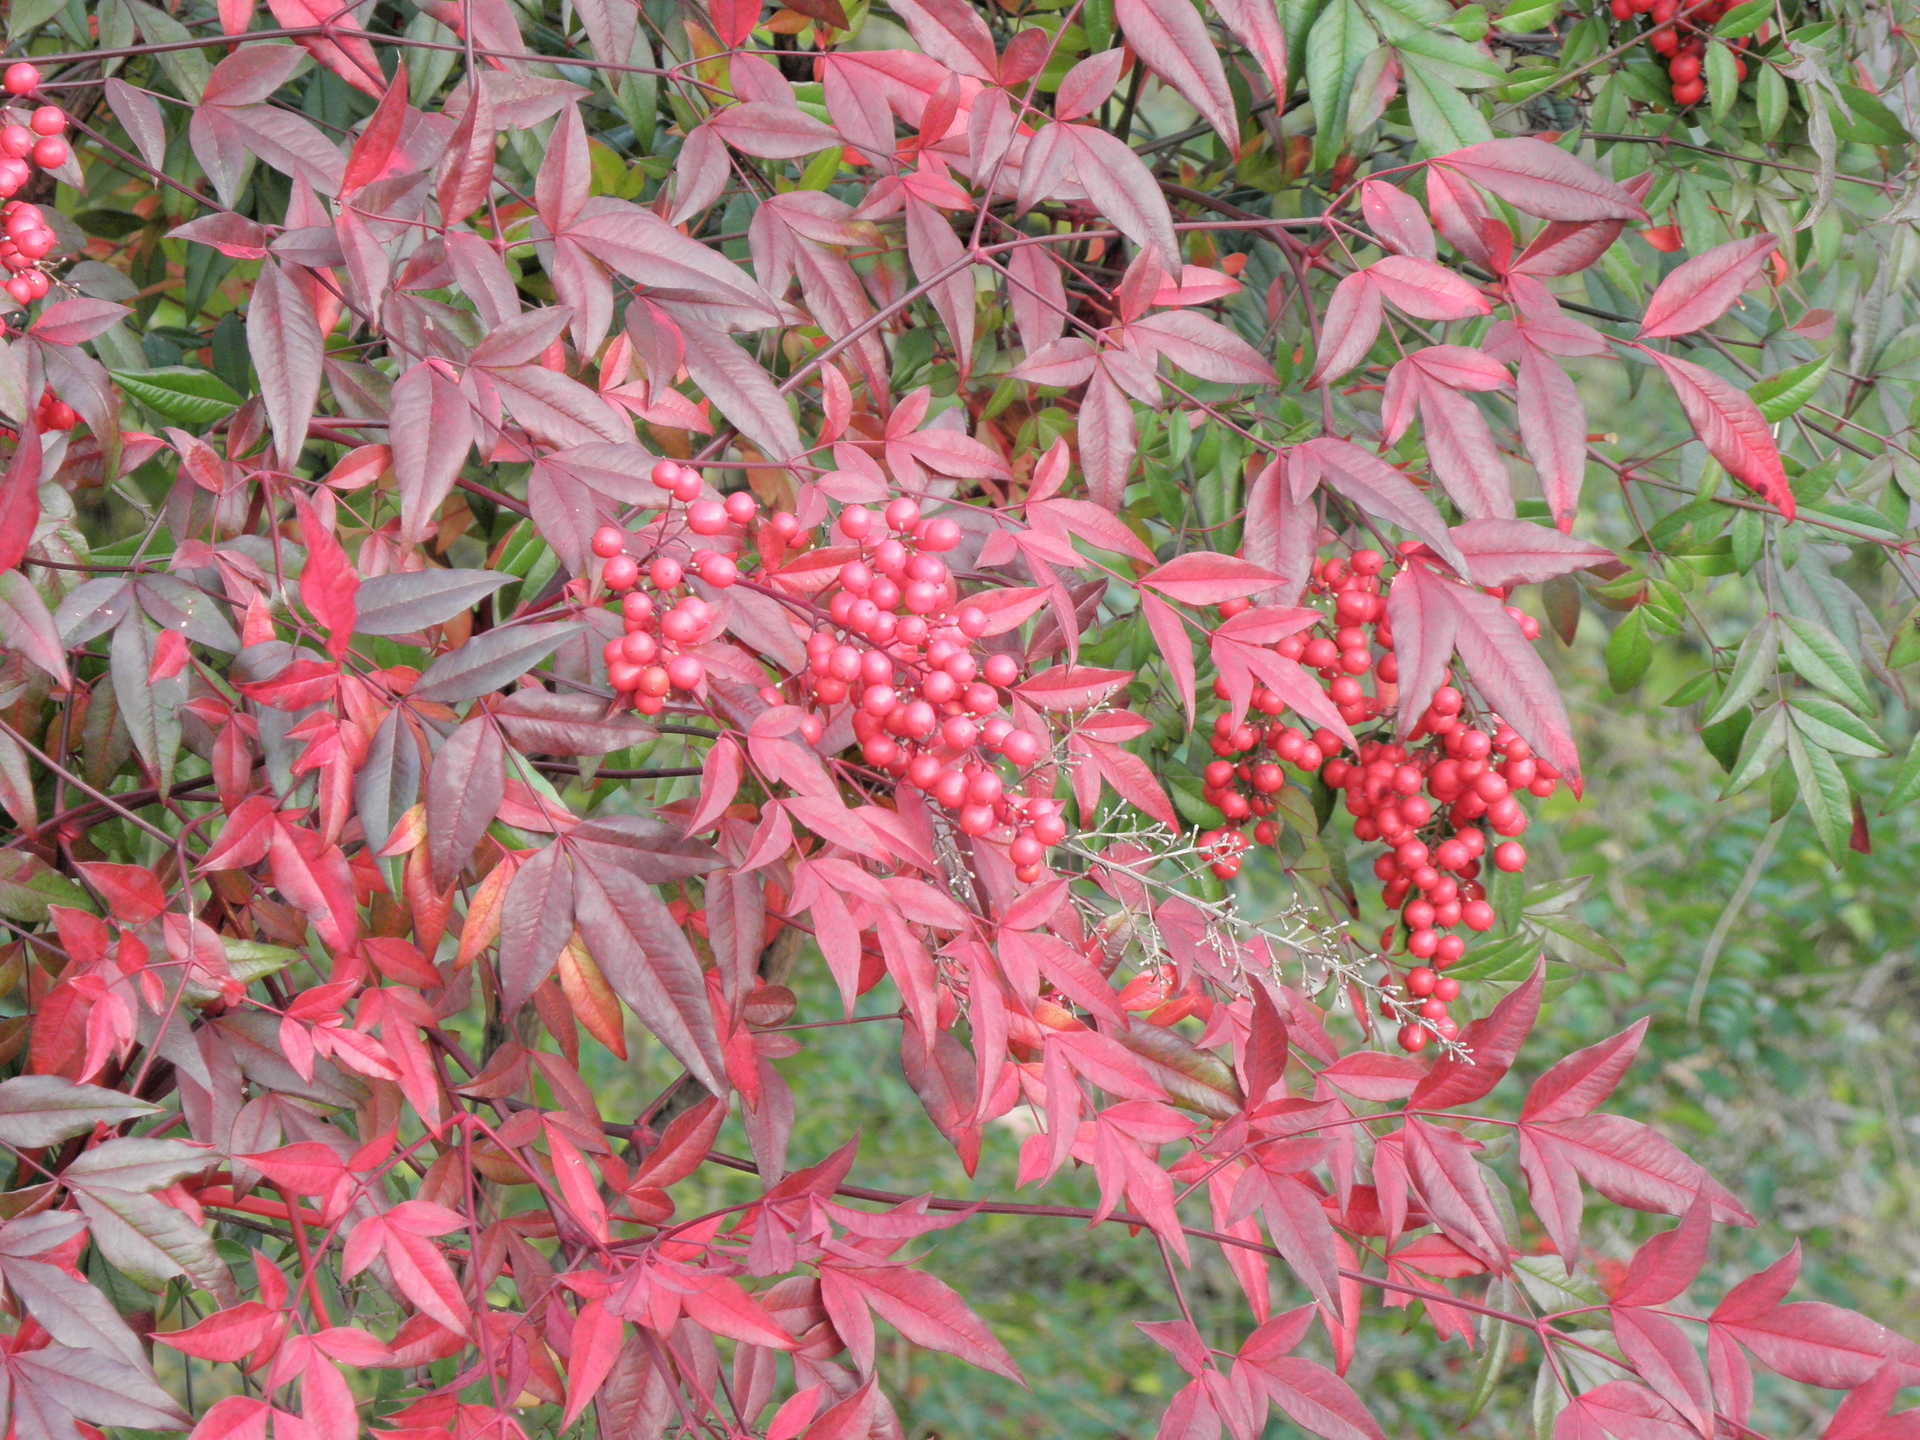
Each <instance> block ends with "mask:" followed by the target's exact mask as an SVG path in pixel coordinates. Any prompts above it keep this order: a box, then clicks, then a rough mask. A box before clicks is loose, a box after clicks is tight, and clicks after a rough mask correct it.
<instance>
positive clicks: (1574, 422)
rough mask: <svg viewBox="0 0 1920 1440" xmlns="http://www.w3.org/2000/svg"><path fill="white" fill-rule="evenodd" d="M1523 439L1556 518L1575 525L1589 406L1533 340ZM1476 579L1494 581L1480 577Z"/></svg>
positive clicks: (1523, 384) (1565, 527) (1523, 372)
mask: <svg viewBox="0 0 1920 1440" xmlns="http://www.w3.org/2000/svg"><path fill="white" fill-rule="evenodd" d="M1520 443H1521V444H1522V445H1524V446H1525V447H1526V450H1527V458H1528V459H1529V460H1531V461H1532V462H1533V468H1534V471H1535V472H1536V473H1537V474H1538V475H1539V476H1540V489H1541V491H1542V492H1543V493H1544V494H1545V495H1546V497H1547V508H1548V509H1549V510H1550V511H1552V513H1553V523H1554V524H1555V525H1557V526H1559V528H1560V529H1561V531H1562V532H1566V531H1570V530H1572V529H1573V518H1574V515H1575V514H1576V513H1577V512H1578V510H1579V506H1580V487H1581V485H1582V483H1583V482H1584V481H1585V479H1586V474H1587V408H1586V404H1585V402H1584V401H1583V400H1582V399H1581V397H1580V390H1579V387H1578V386H1576V385H1575V384H1574V383H1573V377H1572V376H1570V375H1568V374H1567V372H1566V371H1565V370H1563V369H1562V368H1561V367H1560V366H1558V365H1556V364H1555V363H1554V362H1553V361H1552V360H1550V359H1549V358H1547V356H1546V355H1544V354H1542V353H1541V352H1540V350H1539V349H1538V348H1537V347H1535V346H1532V345H1529V346H1527V347H1525V349H1524V350H1523V351H1522V352H1521V355H1520ZM1475 583H1477V584H1487V583H1493V582H1487V581H1481V580H1479V579H1478V578H1477V577H1476V579H1475Z"/></svg>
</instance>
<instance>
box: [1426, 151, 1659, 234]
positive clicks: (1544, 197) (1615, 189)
mask: <svg viewBox="0 0 1920 1440" xmlns="http://www.w3.org/2000/svg"><path fill="white" fill-rule="evenodd" d="M1435 163H1436V164H1440V165H1446V166H1449V167H1451V168H1452V169H1454V170H1457V171H1458V172H1459V173H1460V174H1462V175H1465V176H1466V177H1467V178H1468V179H1469V180H1471V181H1473V182H1474V183H1475V184H1476V185H1479V186H1481V187H1483V188H1485V189H1487V190H1490V191H1492V192H1493V193H1494V194H1495V195H1498V196H1499V197H1500V198H1501V199H1502V200H1505V201H1506V202H1507V203H1508V204H1510V205H1512V206H1513V207H1514V208H1515V209H1516V210H1520V211H1523V212H1525V213H1526V214H1528V215H1537V216H1539V217H1540V219H1542V220H1644V219H1646V218H1647V212H1646V211H1645V210H1644V209H1642V208H1641V206H1640V202H1639V201H1637V200H1635V199H1634V198H1633V196H1632V195H1630V194H1628V193H1627V191H1626V190H1624V189H1623V188H1621V187H1620V186H1619V185H1616V184H1614V182H1613V181H1611V180H1608V179H1605V178H1604V177H1602V176H1601V175H1599V174H1597V173H1596V172H1595V171H1593V170H1592V169H1590V168H1589V167H1588V166H1586V165H1585V164H1583V163H1582V162H1580V161H1579V160H1576V159H1575V158H1574V157H1573V156H1571V155H1569V154H1568V153H1567V152H1566V151H1564V150H1562V149H1561V148H1560V147H1559V146H1557V145H1549V144H1548V143H1547V142H1546V141H1544V140H1535V139H1532V138H1531V137H1526V136H1519V137H1515V138H1512V139H1506V140H1486V141H1483V142H1481V143H1480V144H1478V145H1469V146H1467V148H1466V149H1464V150H1455V151H1453V152H1452V153H1451V154H1448V155H1442V156H1441V157H1440V158H1439V159H1438V160H1437V161H1436V162H1435Z"/></svg>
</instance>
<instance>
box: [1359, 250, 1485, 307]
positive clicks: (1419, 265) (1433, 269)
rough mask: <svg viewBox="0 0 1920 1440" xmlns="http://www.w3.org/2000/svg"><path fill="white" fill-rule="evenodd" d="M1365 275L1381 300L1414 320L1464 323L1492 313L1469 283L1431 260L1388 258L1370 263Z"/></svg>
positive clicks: (1481, 296) (1406, 256)
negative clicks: (1475, 317)
mask: <svg viewBox="0 0 1920 1440" xmlns="http://www.w3.org/2000/svg"><path fill="white" fill-rule="evenodd" d="M1365 273H1366V275H1367V276H1368V278H1369V279H1371V280H1372V281H1373V284H1374V287H1375V288H1376V289H1378V290H1379V292H1380V295H1381V298H1382V299H1384V300H1387V301H1389V302H1391V303H1392V304H1393V305H1395V306H1397V307H1398V308H1399V309H1401V310H1404V311H1406V312H1407V314H1409V315H1411V316H1413V317H1414V318H1415V319H1417V320H1465V319H1467V318H1468V317H1469V316H1473V315H1491V314H1492V313H1493V306H1491V305H1490V304H1488V303H1487V297H1486V296H1484V295H1482V294H1481V293H1480V291H1479V289H1478V288H1477V287H1475V285H1474V284H1473V282H1472V281H1470V280H1467V279H1465V278H1463V277H1462V276H1460V275H1457V274H1455V273H1454V272H1453V271H1451V270H1449V269H1447V268H1446V267H1445V266H1444V265H1439V264H1436V263H1435V262H1434V261H1431V260H1417V259H1415V258H1414V257H1413V256H1411V255H1389V256H1387V257H1386V258H1385V259H1384V260H1376V261H1374V262H1373V264H1371V265H1369V266H1368V267H1367V268H1366V271H1365Z"/></svg>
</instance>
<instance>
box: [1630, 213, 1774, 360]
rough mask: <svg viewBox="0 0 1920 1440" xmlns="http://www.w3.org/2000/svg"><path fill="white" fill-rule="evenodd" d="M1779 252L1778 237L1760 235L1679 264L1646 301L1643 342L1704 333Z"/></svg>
mask: <svg viewBox="0 0 1920 1440" xmlns="http://www.w3.org/2000/svg"><path fill="white" fill-rule="evenodd" d="M1779 248H1780V241H1779V239H1778V238H1777V237H1775V236H1773V235H1755V236H1753V237H1751V238H1749V239H1746V240H1730V241H1728V242H1727V243H1726V244H1725V245H1716V246H1714V248H1713V249H1711V250H1709V251H1707V252H1706V254H1704V255H1696V256H1694V257H1693V259H1691V260H1689V261H1687V262H1686V263H1685V264H1684V265H1680V266H1678V267H1677V268H1675V269H1674V271H1673V272H1672V273H1671V274H1670V275H1668V276H1667V278H1666V279H1664V280H1662V281H1661V282H1660V285H1659V288H1658V289H1656V290H1655V291H1654V292H1653V298H1652V299H1651V300H1649V301H1647V314H1646V318H1645V319H1644V320H1642V321H1641V322H1640V338H1641V339H1642V340H1661V339H1666V338H1668V337H1670V336H1674V335H1689V334H1691V333H1693V332H1694V331H1695V330H1704V329H1705V328H1706V327H1707V326H1709V325H1711V324H1712V323H1713V322H1714V321H1716V320H1718V319H1719V318H1720V317H1721V316H1722V315H1724V314H1726V313H1727V311H1728V310H1730V309H1732V308H1733V305H1734V303H1735V302H1736V301H1737V300H1739V298H1740V292H1741V291H1743V290H1745V289H1747V287H1749V286H1750V285H1752V284H1753V283H1754V281H1756V280H1758V279H1759V278H1760V276H1761V275H1762V274H1764V273H1765V271H1766V268H1767V259H1768V257H1769V256H1771V255H1772V254H1773V252H1774V251H1775V250H1777V249H1779Z"/></svg>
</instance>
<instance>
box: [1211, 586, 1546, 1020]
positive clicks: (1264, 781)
mask: <svg viewBox="0 0 1920 1440" xmlns="http://www.w3.org/2000/svg"><path fill="white" fill-rule="evenodd" d="M1391 579H1392V567H1391V566H1390V565H1389V564H1388V563H1387V560H1386V557H1385V556H1383V555H1382V554H1381V553H1380V552H1379V551H1377V550H1359V551H1356V552H1355V553H1354V554H1353V555H1352V556H1351V557H1348V558H1344V559H1343V558H1333V559H1325V560H1321V561H1319V562H1317V563H1316V564H1315V566H1314V571H1313V577H1312V580H1311V581H1310V583H1309V587H1308V589H1309V593H1310V594H1312V595H1315V596H1321V597H1328V598H1331V600H1332V602H1333V604H1332V613H1331V614H1330V615H1329V616H1328V617H1327V618H1326V619H1325V620H1323V621H1320V622H1318V623H1316V624H1315V625H1313V626H1312V627H1310V628H1309V629H1306V630H1303V631H1300V632H1298V633H1296V634H1293V635H1289V636H1287V637H1285V638H1284V639H1282V640H1280V641H1278V642H1276V643H1275V645H1274V649H1275V651H1276V652H1277V653H1278V654H1280V655H1281V656H1283V657H1285V658H1286V659H1289V660H1293V661H1297V662H1298V663H1299V664H1301V665H1303V666H1305V667H1306V668H1307V669H1308V670H1311V671H1312V672H1314V673H1315V674H1316V675H1317V676H1318V677H1319V679H1320V682H1321V684H1323V685H1324V686H1325V687H1326V691H1327V696H1328V698H1329V699H1330V700H1331V701H1332V702H1333V703H1334V705H1335V706H1336V707H1337V708H1338V709H1339V712H1340V718H1341V719H1342V720H1344V721H1345V722H1346V723H1347V725H1348V726H1349V728H1352V729H1356V730H1358V729H1359V727H1361V726H1365V725H1369V724H1374V723H1376V722H1380V721H1382V720H1383V719H1387V718H1388V717H1390V716H1391V715H1392V714H1393V712H1394V711H1395V708H1396V705H1397V702H1398V699H1399V695H1398V686H1397V681H1398V679H1399V662H1398V659H1397V658H1396V657H1395V655H1394V651H1393V630H1392V626H1391V624H1390V623H1389V620H1388V616H1387V602H1386V594H1385V591H1386V588H1387V586H1388V584H1389V583H1390V581H1391ZM1245 607H1246V602H1244V601H1235V602H1230V603H1229V604H1227V605H1224V606H1222V607H1220V608H1221V610H1222V613H1223V617H1227V618H1230V617H1231V615H1233V614H1235V613H1238V611H1240V610H1242V609H1244V608H1245ZM1508 613H1509V614H1511V615H1512V616H1513V617H1514V619H1515V621H1516V622H1517V623H1518V624H1519V625H1520V627H1521V631H1522V633H1523V634H1524V635H1526V637H1527V638H1528V639H1534V638H1536V637H1537V636H1538V635H1539V623H1538V622H1537V621H1535V620H1534V619H1533V618H1532V617H1531V616H1528V615H1526V614H1525V613H1523V612H1522V611H1519V610H1517V609H1515V608H1513V607H1511V606H1509V607H1508ZM1369 682H1371V686H1370V687H1369ZM1215 694H1216V696H1218V697H1220V698H1223V699H1224V698H1225V696H1226V691H1225V687H1224V686H1223V685H1220V684H1216V686H1215ZM1287 708H1288V707H1287V704H1286V702H1285V701H1284V700H1283V699H1282V698H1281V697H1280V696H1279V695H1278V694H1276V693H1275V692H1273V691H1272V690H1270V689H1267V688H1266V687H1264V686H1257V687H1256V688H1255V689H1254V692H1253V698H1252V701H1251V706H1250V711H1251V713H1249V715H1248V716H1247V717H1246V718H1245V719H1244V720H1242V721H1241V722H1240V723H1239V724H1237V725H1236V724H1235V723H1234V722H1233V716H1232V715H1231V714H1230V713H1226V712H1222V713H1221V714H1220V715H1219V716H1218V717H1217V718H1216V719H1215V721H1214V725H1213V742H1212V748H1213V752H1214V754H1215V756H1216V757H1218V758H1216V759H1214V760H1213V761H1211V762H1210V763H1209V764H1208V765H1207V767H1206V771H1205V775H1204V780H1205V789H1204V790H1203V792H1202V793H1203V795H1204V797H1205V798H1206V800H1207V801H1208V803H1209V804H1212V805H1213V806H1215V807H1216V808H1217V809H1218V810H1219V811H1220V813H1221V814H1222V815H1224V816H1225V817H1226V820H1227V824H1226V825H1225V826H1224V827H1223V828H1221V829H1218V830H1212V831H1208V832H1206V833H1204V834H1203V835H1202V836H1201V837H1200V840H1201V845H1202V847H1203V852H1204V853H1205V854H1207V855H1208V856H1209V858H1210V864H1211V868H1212V870H1213V873H1214V874H1215V875H1216V876H1218V877H1219V878H1220V879H1223V880H1230V879H1232V878H1234V877H1235V876H1236V875H1238V874H1239V873H1240V865H1241V856H1242V855H1243V854H1244V853H1245V851H1246V850H1247V849H1248V848H1249V845H1250V843H1255V844H1261V845H1271V844H1274V843H1276V842H1277V841H1278V840H1279V838H1280V832H1279V827H1278V826H1277V825H1276V824H1275V822H1274V821H1273V820H1272V819H1271V818H1270V817H1271V816H1272V814H1273V812H1274V810H1275V808H1276V802H1275V798H1274V797H1275V796H1277V795H1278V794H1279V793H1280V791H1282V790H1283V789H1285V787H1286V785H1287V772H1286V770H1285V769H1283V768H1282V767H1283V766H1286V765H1291V766H1293V767H1294V768H1295V769H1297V770H1299V771H1301V772H1304V773H1305V774H1309V775H1312V774H1318V775H1319V777H1320V779H1321V780H1322V782H1323V783H1325V784H1326V785H1327V787H1328V788H1329V789H1331V790H1335V791H1339V792H1341V793H1342V794H1343V796H1344V798H1345V803H1346V809H1347V813H1348V814H1349V815H1351V816H1352V817H1353V832H1354V836H1355V838H1356V839H1358V840H1361V841H1363V842H1372V841H1378V842H1380V843H1382V844H1384V845H1385V846H1386V847H1387V848H1386V851H1385V853H1384V854H1382V855H1380V856H1379V857H1378V858H1377V859H1376V860H1375V861H1374V865H1373V873H1374V876H1375V877H1376V878H1377V879H1378V880H1379V881H1380V882H1381V887H1382V888H1381V897H1380V898H1381V900H1382V902H1383V903H1384V904H1385V905H1386V907H1387V909H1388V910H1389V911H1393V912H1397V915H1398V919H1397V923H1395V924H1393V925H1389V926H1388V927H1387V929H1386V931H1385V933H1383V934H1382V936H1381V937H1380V949H1381V953H1382V954H1389V955H1390V954H1395V953H1400V954H1403V955H1404V956H1405V958H1406V961H1407V962H1411V968H1409V969H1408V970H1407V972H1406V973H1405V974H1404V975H1403V976H1401V977H1400V978H1399V980H1398V981H1397V982H1396V983H1397V984H1398V985H1399V986H1400V987H1401V988H1402V990H1403V991H1404V993H1405V995H1406V996H1407V997H1409V998H1410V999H1411V1001H1413V1002H1414V1003H1416V1004H1417V1007H1418V1014H1419V1016H1420V1021H1419V1023H1408V1024H1406V1025H1404V1026H1403V1027H1402V1028H1401V1031H1400V1036H1399V1040H1400V1044H1401V1046H1402V1048H1404V1049H1406V1050H1410V1051H1412V1050H1419V1049H1422V1048H1423V1047H1424V1046H1425V1045H1426V1044H1427V1043H1428V1040H1429V1039H1430V1038H1431V1036H1433V1035H1438V1036H1440V1037H1441V1038H1442V1039H1445V1040H1451V1039H1452V1038H1453V1037H1454V1036H1455V1035H1456V1034H1457V1033H1458V1032H1459V1025H1458V1022H1457V1021H1455V1020H1454V1019H1453V1017H1452V1016H1450V1015H1449V1014H1448V1012H1447V1006H1448V1004H1449V1003H1450V1002H1451V1001H1452V1000H1453V999H1455V998H1456V997H1457V996H1458V995H1459V993H1460V986H1459V982H1457V981H1455V980H1451V979H1448V978H1446V977H1444V976H1442V975H1440V974H1439V972H1440V971H1443V970H1445V969H1446V968H1448V967H1449V966H1451V965H1453V964H1454V963H1455V962H1456V961H1458V960H1459V959H1460V957H1461V956H1462V955H1463V954H1464V953H1465V952H1466V939H1465V936H1464V935H1462V934H1460V933H1459V932H1460V931H1461V930H1462V929H1465V930H1468V931H1473V932H1482V931H1486V930H1489V929H1491V928H1492V927H1493V924H1494V919H1495V916H1494V911H1493V907H1492V906H1491V905H1489V904H1488V903H1487V899H1486V888H1485V885H1484V883H1483V882H1482V880H1481V875H1482V873H1483V870H1484V868H1485V866H1486V865H1488V864H1489V863H1491V865H1492V866H1493V867H1494V868H1495V869H1497V870H1501V871H1505V872H1508V873H1513V872H1517V871H1519V870H1522V869H1524V868H1525V866H1526V863H1527V852H1526V850H1525V848H1524V847H1523V846H1522V845H1521V844H1520V842H1519V840H1518V839H1517V838H1516V837H1517V836H1519V835H1521V834H1522V833H1524V832H1525V830H1526V828H1527V814H1526V811H1525V809H1524V808H1523V807H1522V805H1521V803H1520V797H1521V796H1522V795H1532V796H1534V797H1537V798H1541V799H1544V798H1546V797H1547V796H1550V795H1552V794H1553V793H1554V792H1555V791H1556V790H1557V789H1558V788H1559V784H1560V775H1559V772H1558V771H1556V770H1555V769H1554V768H1553V767H1552V766H1550V765H1548V764H1547V763H1546V762H1545V761H1544V760H1542V759H1540V758H1539V757H1538V756H1536V755H1534V753H1533V751H1532V748H1531V747H1530V746H1529V745H1528V744H1527V742H1526V741H1525V740H1523V739H1521V738H1520V736H1519V735H1518V734H1516V733H1515V732H1514V731H1513V730H1512V728H1511V727H1509V726H1507V725H1505V724H1503V723H1501V721H1500V720H1499V719H1498V718H1497V717H1495V716H1492V715H1474V714H1473V713H1471V712H1470V710H1469V708H1468V704H1467V700H1466V697H1465V696H1464V695H1462V694H1461V693H1460V691H1458V690H1456V689H1455V688H1453V686H1451V685H1449V684H1445V683H1442V684H1441V686H1440V687H1439V688H1438V689H1437V690H1436V691H1435V692H1434V696H1433V699H1432V700H1431V701H1430V702H1429V703H1428V705H1427V709H1426V711H1425V712H1424V713H1423V714H1422V715H1421V717H1420V719H1419V723H1418V724H1416V725H1415V726H1414V727H1413V728H1412V730H1411V731H1410V732H1409V733H1408V735H1407V737H1406V739H1405V740H1404V741H1397V740H1395V739H1394V738H1393V734H1392V730H1391V725H1390V724H1389V725H1387V726H1384V727H1379V728H1376V729H1375V730H1374V731H1373V732H1372V733H1371V734H1368V735H1364V736H1361V737H1360V745H1359V749H1358V750H1357V751H1350V750H1348V748H1347V746H1346V745H1345V743H1344V742H1343V741H1342V740H1341V738H1340V737H1339V736H1338V735H1336V734H1334V732H1333V731H1331V730H1328V729H1326V728H1325V727H1322V728H1319V729H1316V730H1315V731H1314V732H1313V733H1312V734H1311V735H1307V734H1304V733H1303V732H1302V731H1300V730H1299V729H1297V728H1296V727H1294V726H1292V725H1288V724H1284V723H1282V722H1281V721H1280V720H1279V719H1278V718H1277V717H1278V716H1279V715H1280V714H1281V712H1282V711H1284V710H1286V709H1287ZM1262 719H1265V720H1268V722H1269V723H1265V724H1262V723H1258V722H1259V721H1260V720H1262ZM1249 822H1251V825H1252V830H1253V834H1252V840H1251V842H1250V841H1249V839H1248V837H1247V835H1246V833H1245V827H1246V826H1247V825H1248V824H1249ZM1383 1013H1385V1014H1387V1015H1388V1016H1390V1017H1391V1016H1394V1015H1396V1014H1398V1013H1399V1012H1398V1011H1396V1010H1395V1009H1394V1007H1392V1006H1391V1005H1388V1006H1385V1007H1383Z"/></svg>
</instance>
